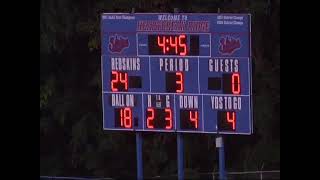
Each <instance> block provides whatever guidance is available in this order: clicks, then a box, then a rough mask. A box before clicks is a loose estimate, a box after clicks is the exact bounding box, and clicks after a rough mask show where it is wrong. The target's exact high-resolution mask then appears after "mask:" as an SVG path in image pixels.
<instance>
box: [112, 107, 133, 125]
mask: <svg viewBox="0 0 320 180" xmlns="http://www.w3.org/2000/svg"><path fill="white" fill-rule="evenodd" d="M114 113H115V115H114V117H115V119H114V120H115V127H118V128H132V110H131V108H128V107H126V108H115V109H114Z"/></svg>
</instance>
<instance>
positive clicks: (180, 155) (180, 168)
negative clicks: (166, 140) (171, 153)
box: [177, 133, 184, 180]
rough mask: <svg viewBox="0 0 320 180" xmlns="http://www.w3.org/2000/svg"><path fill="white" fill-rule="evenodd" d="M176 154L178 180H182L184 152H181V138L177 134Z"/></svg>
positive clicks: (180, 135) (179, 134)
mask: <svg viewBox="0 0 320 180" xmlns="http://www.w3.org/2000/svg"><path fill="white" fill-rule="evenodd" d="M177 151H178V152H177V154H178V180H183V179H184V159H183V158H184V151H183V136H182V134H181V133H177Z"/></svg>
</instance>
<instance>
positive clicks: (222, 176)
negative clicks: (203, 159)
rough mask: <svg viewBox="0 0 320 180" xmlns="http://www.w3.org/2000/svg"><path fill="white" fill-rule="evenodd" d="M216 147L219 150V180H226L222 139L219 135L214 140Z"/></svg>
mask: <svg viewBox="0 0 320 180" xmlns="http://www.w3.org/2000/svg"><path fill="white" fill-rule="evenodd" d="M216 147H217V148H219V179H220V180H226V179H227V178H226V173H225V159H224V143H223V137H222V136H221V135H220V136H218V137H217V138H216Z"/></svg>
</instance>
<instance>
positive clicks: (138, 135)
mask: <svg viewBox="0 0 320 180" xmlns="http://www.w3.org/2000/svg"><path fill="white" fill-rule="evenodd" d="M136 151H137V180H142V179H143V161H142V135H141V132H136Z"/></svg>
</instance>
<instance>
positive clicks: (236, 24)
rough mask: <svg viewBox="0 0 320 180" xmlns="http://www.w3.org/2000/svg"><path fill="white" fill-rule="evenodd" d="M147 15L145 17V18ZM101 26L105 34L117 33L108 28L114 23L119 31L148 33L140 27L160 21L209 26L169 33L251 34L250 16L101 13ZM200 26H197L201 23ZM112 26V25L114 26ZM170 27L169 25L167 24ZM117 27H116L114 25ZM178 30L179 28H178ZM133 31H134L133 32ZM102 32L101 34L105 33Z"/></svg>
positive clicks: (114, 28) (177, 24)
mask: <svg viewBox="0 0 320 180" xmlns="http://www.w3.org/2000/svg"><path fill="white" fill-rule="evenodd" d="M146 15H147V16H146ZM101 16H102V17H101V21H102V22H101V26H103V27H102V29H105V30H106V29H107V30H108V31H105V32H118V31H119V28H118V27H115V26H108V27H106V25H111V24H108V23H110V22H111V23H112V24H113V23H116V24H118V25H119V24H122V23H125V24H122V25H123V26H124V27H126V28H123V29H121V30H120V31H124V32H128V30H131V31H132V32H148V31H147V30H145V29H142V28H141V27H142V26H143V25H146V24H147V25H148V23H149V25H150V23H155V22H157V23H159V22H161V21H164V22H166V23H168V22H171V23H172V22H173V23H175V24H172V25H175V26H181V24H179V23H182V25H189V24H183V23H186V22H187V23H190V24H196V25H202V26H205V25H209V26H208V27H205V28H202V29H201V28H200V31H197V30H198V29H195V28H194V29H193V30H194V31H192V30H188V31H186V30H185V29H180V30H170V31H169V32H198V33H199V32H218V33H219V32H221V33H227V32H242V33H245V32H248V31H249V32H251V27H250V19H251V14H228V13H226V14H216V13H212V14H209V13H208V14H193V13H178V14H172V13H161V14H157V13H134V14H130V13H103V14H101ZM201 22H202V24H198V23H201ZM206 23H207V24H206ZM116 24H114V25H116ZM167 25H169V26H170V24H167ZM116 26H117V25H116ZM178 28H179V27H178ZM133 30H134V31H133ZM161 31H162V32H168V30H159V31H150V32H161ZM105 32H102V33H105Z"/></svg>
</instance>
